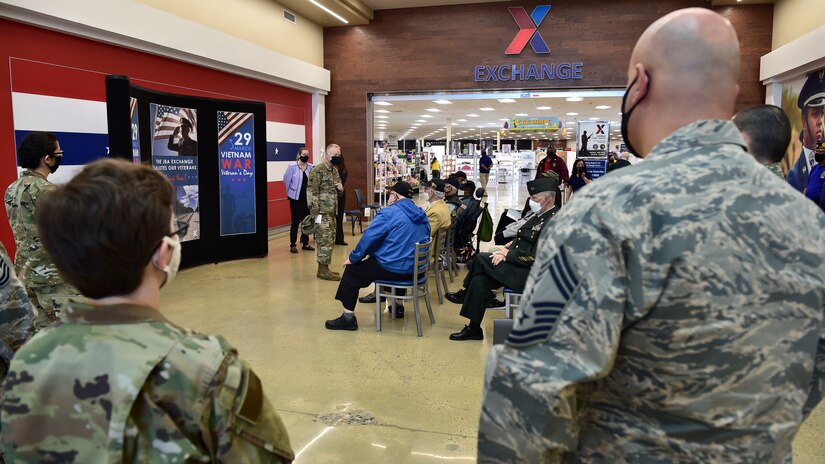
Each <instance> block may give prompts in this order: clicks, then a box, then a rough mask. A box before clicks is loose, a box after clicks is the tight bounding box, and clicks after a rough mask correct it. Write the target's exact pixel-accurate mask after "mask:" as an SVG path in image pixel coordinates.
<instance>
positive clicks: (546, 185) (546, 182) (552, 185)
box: [527, 177, 559, 195]
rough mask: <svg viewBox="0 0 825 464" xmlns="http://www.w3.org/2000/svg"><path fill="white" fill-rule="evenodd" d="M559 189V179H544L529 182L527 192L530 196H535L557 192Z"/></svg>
mask: <svg viewBox="0 0 825 464" xmlns="http://www.w3.org/2000/svg"><path fill="white" fill-rule="evenodd" d="M557 188H559V178H558V177H542V178H539V179H536V180H531V181H530V182H527V191H528V192H529V193H530V195H535V194H537V193H539V192H555V191H556V189H557Z"/></svg>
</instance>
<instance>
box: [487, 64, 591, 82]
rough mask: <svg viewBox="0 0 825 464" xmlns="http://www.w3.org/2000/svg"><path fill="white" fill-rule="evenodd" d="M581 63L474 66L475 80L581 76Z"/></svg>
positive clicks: (549, 79)
mask: <svg viewBox="0 0 825 464" xmlns="http://www.w3.org/2000/svg"><path fill="white" fill-rule="evenodd" d="M582 65H583V64H582V63H558V64H556V63H541V64H531V65H526V66H525V65H523V64H501V65H492V66H476V67H475V68H474V72H475V78H476V82H498V81H501V82H509V81H552V80H557V79H558V80H569V79H581V78H582Z"/></svg>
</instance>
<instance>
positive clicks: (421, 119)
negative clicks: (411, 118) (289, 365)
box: [415, 119, 427, 122]
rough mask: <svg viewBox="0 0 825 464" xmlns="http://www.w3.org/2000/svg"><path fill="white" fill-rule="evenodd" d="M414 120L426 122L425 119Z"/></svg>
mask: <svg viewBox="0 0 825 464" xmlns="http://www.w3.org/2000/svg"><path fill="white" fill-rule="evenodd" d="M415 122H427V120H426V119H416V120H415Z"/></svg>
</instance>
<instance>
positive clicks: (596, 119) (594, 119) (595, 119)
mask: <svg viewBox="0 0 825 464" xmlns="http://www.w3.org/2000/svg"><path fill="white" fill-rule="evenodd" d="M588 119H590V120H591V121H598V120H599V118H588Z"/></svg>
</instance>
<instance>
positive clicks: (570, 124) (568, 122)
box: [565, 121, 576, 126]
mask: <svg viewBox="0 0 825 464" xmlns="http://www.w3.org/2000/svg"><path fill="white" fill-rule="evenodd" d="M565 124H567V125H568V126H572V125H573V124H576V123H575V122H573V121H567V122H566V123H565Z"/></svg>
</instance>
